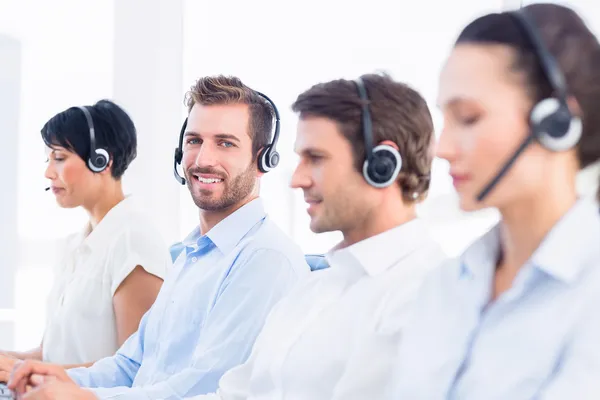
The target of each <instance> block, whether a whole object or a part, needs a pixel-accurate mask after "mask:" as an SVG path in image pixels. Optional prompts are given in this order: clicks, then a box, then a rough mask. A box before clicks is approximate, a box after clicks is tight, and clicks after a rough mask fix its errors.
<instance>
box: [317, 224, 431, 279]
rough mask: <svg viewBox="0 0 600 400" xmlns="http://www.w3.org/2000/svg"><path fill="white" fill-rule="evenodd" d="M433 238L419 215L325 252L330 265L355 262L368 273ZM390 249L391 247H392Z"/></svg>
mask: <svg viewBox="0 0 600 400" xmlns="http://www.w3.org/2000/svg"><path fill="white" fill-rule="evenodd" d="M431 241H432V239H431V237H430V235H429V232H428V230H427V226H426V225H425V223H424V222H423V221H421V220H420V219H419V218H416V219H414V220H412V221H410V222H407V223H404V224H402V225H400V226H397V227H395V228H392V229H390V230H388V231H385V232H383V233H380V234H379V235H375V236H372V237H370V238H368V239H365V240H362V241H360V242H358V243H355V244H353V245H352V246H349V247H345V248H342V249H339V250H336V249H334V250H332V251H330V252H329V253H327V254H326V256H325V257H326V258H327V262H328V263H329V265H330V266H332V267H334V268H335V267H336V265H338V264H339V265H348V264H354V265H358V266H360V267H361V268H362V269H363V270H364V271H365V272H366V273H367V274H368V275H370V276H377V275H380V274H382V273H384V272H385V271H386V270H388V269H389V268H391V267H392V266H394V265H395V264H397V263H398V262H399V261H400V260H402V259H403V258H405V257H407V256H408V255H409V254H411V253H412V252H414V251H415V250H416V249H417V248H419V247H421V246H422V245H423V244H425V243H428V242H431ZM392 249H393V250H392Z"/></svg>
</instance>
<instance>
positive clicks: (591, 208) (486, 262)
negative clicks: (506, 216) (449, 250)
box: [460, 198, 600, 283]
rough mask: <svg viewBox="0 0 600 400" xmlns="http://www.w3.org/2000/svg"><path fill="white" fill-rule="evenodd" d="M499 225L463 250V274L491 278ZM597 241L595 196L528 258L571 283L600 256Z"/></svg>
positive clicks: (570, 213) (599, 227)
mask: <svg viewBox="0 0 600 400" xmlns="http://www.w3.org/2000/svg"><path fill="white" fill-rule="evenodd" d="M500 226H501V225H500V224H497V225H496V226H494V227H493V228H492V229H491V230H490V231H489V232H487V233H486V234H485V235H483V236H482V237H481V238H480V239H478V240H477V241H476V242H475V243H473V244H472V245H471V246H469V248H468V249H467V250H466V251H465V252H464V253H463V255H462V256H461V269H460V274H461V277H464V276H465V275H470V276H477V277H479V278H483V279H484V280H487V279H488V278H489V279H491V278H492V274H493V273H494V271H495V269H496V261H497V260H498V256H499V253H500ZM575 232H576V234H575ZM598 243H600V214H599V210H598V204H597V203H596V202H595V201H594V200H593V199H589V198H582V199H580V200H578V201H577V202H576V203H575V205H573V207H571V209H570V210H569V211H567V213H566V214H565V215H564V216H563V217H562V218H561V219H560V220H559V221H558V222H557V223H556V224H555V225H554V227H552V229H551V230H550V232H548V234H547V235H546V237H545V238H544V240H543V241H542V243H541V244H540V246H539V247H538V248H537V250H536V251H535V252H534V253H533V255H532V256H531V258H530V261H529V262H530V263H531V264H532V265H533V266H534V267H535V268H537V269H539V270H541V271H543V272H545V273H547V274H548V275H550V276H552V277H554V278H555V279H557V280H561V281H563V282H565V283H570V282H573V281H574V280H575V279H576V278H577V277H578V276H579V274H580V273H581V272H582V271H583V270H584V269H585V268H586V267H587V266H589V265H590V263H591V262H593V261H594V260H597V259H598V258H600V246H598Z"/></svg>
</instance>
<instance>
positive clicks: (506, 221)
mask: <svg viewBox="0 0 600 400" xmlns="http://www.w3.org/2000/svg"><path fill="white" fill-rule="evenodd" d="M551 186H553V188H552V187H549V188H547V189H546V190H545V191H539V193H540V194H539V195H538V196H536V197H535V198H532V199H528V200H527V201H522V200H521V201H520V202H519V204H513V205H511V206H509V207H506V208H505V209H501V210H500V213H501V215H502V230H501V248H502V260H501V262H500V264H501V266H502V268H506V269H513V270H518V269H520V268H521V267H522V266H523V265H524V264H525V263H526V262H527V260H529V258H531V256H532V255H533V253H534V252H535V250H536V249H537V248H538V247H539V246H540V244H541V243H542V241H543V240H544V237H545V236H546V235H547V234H548V232H549V231H550V230H551V229H552V227H553V226H554V225H555V224H556V223H557V222H558V220H559V219H560V218H561V217H562V216H563V215H564V214H565V213H566V212H567V211H568V210H569V209H570V208H571V207H572V206H573V204H575V202H576V201H577V193H576V191H575V186H574V185H571V186H565V185H551ZM565 187H571V188H572V190H569V191H566V192H565V190H564V188H565ZM542 193H543V194H542Z"/></svg>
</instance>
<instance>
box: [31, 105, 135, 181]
mask: <svg viewBox="0 0 600 400" xmlns="http://www.w3.org/2000/svg"><path fill="white" fill-rule="evenodd" d="M86 108H87V110H88V111H89V112H90V115H91V117H92V120H93V122H94V130H95V134H96V148H103V149H106V151H107V152H108V154H109V155H110V160H111V174H112V176H113V177H114V178H115V179H121V177H122V176H123V174H124V173H125V170H127V167H129V164H131V162H132V161H133V160H134V159H135V157H136V155H137V133H136V129H135V125H134V124H133V121H132V120H131V118H130V117H129V115H128V114H127V113H126V112H125V110H123V109H122V108H121V107H119V106H118V105H116V104H115V103H113V102H112V101H110V100H100V101H99V102H97V103H96V104H94V105H93V106H87V107H86ZM89 132H90V131H89V127H88V123H87V120H86V118H85V115H84V113H83V111H82V110H81V109H79V108H77V107H71V108H69V109H67V110H65V111H62V112H60V113H58V114H56V115H55V116H54V117H52V118H50V120H49V121H48V122H46V124H45V125H44V127H43V128H42V139H43V140H44V143H46V146H48V147H51V148H54V147H57V146H59V147H63V148H65V149H67V150H69V151H72V152H73V153H75V154H77V155H78V156H79V157H80V158H81V159H82V160H84V161H85V162H86V164H87V160H88V157H89V155H90V133H89Z"/></svg>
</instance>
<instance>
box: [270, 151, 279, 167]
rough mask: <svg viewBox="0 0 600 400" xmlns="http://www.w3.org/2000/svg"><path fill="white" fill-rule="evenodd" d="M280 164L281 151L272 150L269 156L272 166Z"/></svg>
mask: <svg viewBox="0 0 600 400" xmlns="http://www.w3.org/2000/svg"><path fill="white" fill-rule="evenodd" d="M278 164H279V153H278V152H277V151H272V152H271V155H270V156H269V166H270V168H275V167H276V166H277V165H278Z"/></svg>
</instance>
